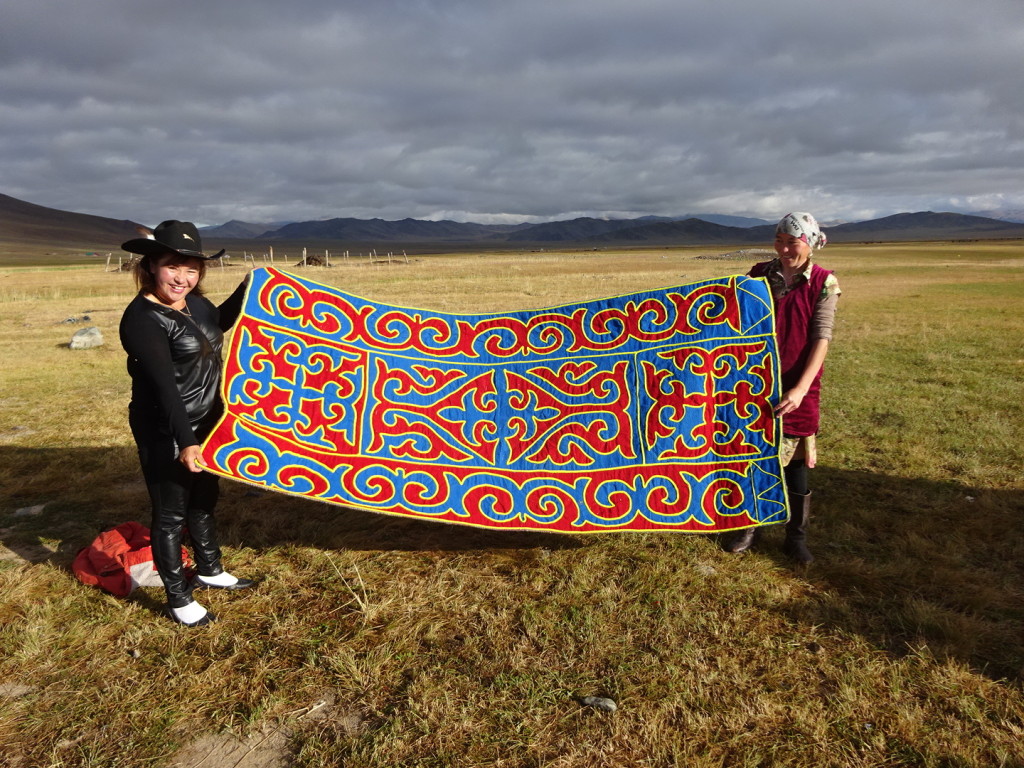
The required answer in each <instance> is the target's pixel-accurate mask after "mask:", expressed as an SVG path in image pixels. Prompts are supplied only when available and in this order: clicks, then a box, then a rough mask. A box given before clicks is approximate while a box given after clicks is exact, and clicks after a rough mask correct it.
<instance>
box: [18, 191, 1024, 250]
mask: <svg viewBox="0 0 1024 768" xmlns="http://www.w3.org/2000/svg"><path fill="white" fill-rule="evenodd" d="M710 219H716V221H711V220H710ZM137 226H138V225H137V224H136V223H135V222H132V221H128V220H115V219H107V218H104V217H102V216H91V215H88V214H81V213H71V212H68V211H60V210H56V209H53V208H45V207H43V206H39V205H34V204H32V203H27V202H24V201H22V200H18V199H16V198H13V197H9V196H7V195H2V194H0V243H6V244H18V243H25V244H36V245H51V246H62V247H73V248H82V249H85V250H108V251H110V250H115V249H117V248H119V247H120V244H121V243H122V242H123V241H125V240H128V239H130V238H132V237H135V236H136V227H137ZM825 230H826V233H827V234H828V238H829V240H830V241H832V242H879V241H883V242H884V241H912V240H974V239H1001V238H1007V239H1024V222H1013V221H1007V220H1003V219H996V218H991V217H985V216H974V215H968V214H961V213H933V212H931V211H924V212H919V213H899V214H896V215H894V216H886V217H884V218H881V219H872V220H870V221H859V222H851V223H844V224H837V225H835V226H832V227H826V228H825ZM202 232H203V238H204V241H205V244H206V245H207V249H210V248H211V247H212V246H214V245H216V247H218V248H219V247H227V248H228V250H229V251H230V250H232V247H233V246H235V250H237V249H238V247H241V246H242V244H243V243H244V244H245V247H249V248H254V247H258V243H265V244H266V245H268V246H269V245H273V244H274V243H275V242H283V241H290V242H301V241H306V242H309V243H310V244H312V243H313V242H316V241H321V242H328V241H329V242H332V243H334V245H333V246H332V247H338V246H339V245H345V244H351V245H354V246H359V245H362V246H363V247H367V246H370V247H380V246H387V245H388V244H392V243H393V244H396V245H402V246H405V247H410V248H411V247H421V248H426V249H432V248H436V247H438V246H442V245H444V244H451V245H452V246H453V247H457V246H461V247H465V246H467V245H479V246H480V247H484V248H487V247H490V248H494V247H499V248H500V247H514V248H530V247H545V246H547V245H553V246H568V245H572V244H579V245H583V246H590V247H607V246H614V245H620V246H629V245H721V246H727V245H748V244H763V245H767V244H769V243H770V242H771V241H772V238H773V237H774V223H772V222H765V221H764V220H761V219H750V218H744V217H736V216H726V215H720V214H704V215H702V216H687V217H684V218H668V217H658V216H644V217H640V218H635V219H597V218H588V217H583V218H576V219H571V220H566V221H552V222H547V223H543V224H518V225H508V224H500V225H495V224H474V223H462V222H455V221H423V220H420V219H402V220H401V221H385V220H383V219H352V218H338V219H328V220H325V221H306V222H291V223H281V222H277V223H251V222H243V221H230V222H227V223H226V224H222V225H220V226H217V227H207V228H205V229H203V230H202Z"/></svg>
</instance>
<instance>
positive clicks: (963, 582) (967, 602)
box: [764, 467, 1024, 680]
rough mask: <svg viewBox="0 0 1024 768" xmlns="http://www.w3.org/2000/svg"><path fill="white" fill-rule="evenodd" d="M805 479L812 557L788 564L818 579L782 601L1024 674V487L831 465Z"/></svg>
mask: <svg viewBox="0 0 1024 768" xmlns="http://www.w3.org/2000/svg"><path fill="white" fill-rule="evenodd" d="M811 486H812V488H813V490H814V497H813V501H814V503H813V512H812V521H811V527H810V531H809V536H808V541H809V543H810V545H811V550H812V552H813V553H814V555H815V557H816V558H817V559H816V561H815V562H814V563H813V564H812V565H811V566H809V567H807V568H806V570H803V571H798V573H800V575H801V576H803V577H804V578H806V579H807V580H808V581H810V582H811V583H812V584H814V585H816V586H817V587H818V588H819V589H818V591H817V594H816V595H815V596H814V597H813V598H810V599H808V600H803V601H800V602H797V603H794V604H792V605H789V606H787V607H786V610H787V612H789V613H790V614H791V615H792V616H793V617H794V618H796V619H798V620H800V621H803V622H806V623H809V624H814V625H821V626H830V627H835V628H839V629H842V630H846V631H850V632H854V633H857V634H859V635H861V636H863V637H866V638H868V639H869V640H870V641H871V642H872V643H873V644H875V645H876V646H877V647H879V648H881V649H884V650H886V651H888V652H890V653H893V654H897V655H903V654H907V653H914V654H920V653H924V654H927V655H932V656H936V657H939V658H954V659H959V660H961V661H963V662H965V663H967V664H969V665H970V666H971V667H972V668H974V669H976V670H978V671H980V672H983V673H984V674H986V675H988V676H990V677H993V678H996V679H1002V678H1011V679H1016V680H1020V679H1022V678H1024V528H1022V526H1021V515H1022V513H1024V491H1021V490H1019V489H1005V490H1000V489H988V488H980V487H970V486H967V485H964V484H962V483H960V482H958V481H956V480H954V479H950V480H948V481H943V482H937V481H930V480H915V479H907V478H903V477H896V476H892V475H886V474H882V473H879V472H856V471H849V470H839V469H833V468H829V467H819V468H818V469H815V470H814V471H813V472H812V473H811ZM773 537H774V540H772V541H770V542H769V548H766V549H765V550H764V551H765V553H766V554H768V555H769V556H773V557H774V556H778V555H777V552H778V549H777V547H775V546H774V544H776V543H777V542H778V541H780V540H781V537H782V532H781V531H776V532H773ZM780 559H781V558H780Z"/></svg>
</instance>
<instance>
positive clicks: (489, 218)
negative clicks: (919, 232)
mask: <svg viewBox="0 0 1024 768" xmlns="http://www.w3.org/2000/svg"><path fill="white" fill-rule="evenodd" d="M1022 71H1024V2H1022V0H974V2H970V3H966V2H964V0H858V1H857V2H849V1H848V0H842V1H840V0H835V1H833V2H829V1H828V0H825V1H824V2H822V0H817V1H816V2H810V1H809V0H775V2H769V1H767V0H501V1H500V2H498V1H497V0H287V2H286V1H284V0H246V1H245V2H232V3H229V2H224V1H222V0H175V2H168V0H89V1H88V2H82V0H5V1H4V3H3V8H2V9H0V114H2V131H3V133H2V140H0V192H3V193H5V194H8V195H12V196H14V197H18V198H21V199H23V200H28V201H30V202H33V203H38V204H40V205H46V206H50V207H54V208H61V209H66V210H72V211H80V212H84V213H94V214H99V215H103V216H109V217H113V218H129V219H133V220H136V221H139V222H142V223H146V224H150V225H152V224H155V223H157V222H159V221H160V220H162V219H165V218H179V219H191V220H194V221H197V222H199V223H202V224H217V223H222V222H224V221H227V220H229V219H242V220H246V221H259V222H267V221H284V220H308V219H320V218H331V217H336V216H355V217H359V218H373V217H380V218H385V219H400V218H404V217H407V216H408V217H414V218H425V219H426V218H429V219H441V218H451V219H455V220H459V221H482V222H497V221H542V220H548V219H553V218H566V217H571V216H576V215H608V216H639V215H645V214H659V215H679V214H683V213H695V212H706V213H729V214H736V215H748V216H756V217H763V218H769V219H770V218H777V217H779V216H781V215H782V214H784V213H786V212H787V211H789V210H792V209H806V210H811V211H813V212H815V213H817V214H818V216H819V218H821V219H823V220H834V219H846V220H854V219H864V218H871V217H874V216H882V215H888V214H890V213H896V212H899V211H918V210H962V211H977V210H989V209H1000V208H1001V209H1016V210H1020V209H1022V208H1024V87H1022V86H1021V72H1022Z"/></svg>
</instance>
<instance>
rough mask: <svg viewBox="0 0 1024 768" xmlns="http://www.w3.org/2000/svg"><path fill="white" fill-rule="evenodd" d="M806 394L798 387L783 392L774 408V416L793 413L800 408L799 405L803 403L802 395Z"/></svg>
mask: <svg viewBox="0 0 1024 768" xmlns="http://www.w3.org/2000/svg"><path fill="white" fill-rule="evenodd" d="M806 394H807V391H806V390H803V389H800V388H798V387H794V388H793V389H790V390H787V391H786V392H784V393H783V395H782V399H781V400H780V401H779V404H778V405H777V406H775V415H776V416H785V415H786V414H787V413H792V412H793V411H795V410H796V409H797V408H799V407H800V403H802V402H803V401H804V395H806Z"/></svg>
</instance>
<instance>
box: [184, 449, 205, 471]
mask: <svg viewBox="0 0 1024 768" xmlns="http://www.w3.org/2000/svg"><path fill="white" fill-rule="evenodd" d="M178 461H180V462H181V463H182V464H184V465H185V469H187V470H188V471H189V472H202V471H203V469H204V467H205V465H204V464H203V451H202V449H201V448H200V447H199V446H198V445H190V446H188V447H187V448H182V449H181V453H180V454H178Z"/></svg>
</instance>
